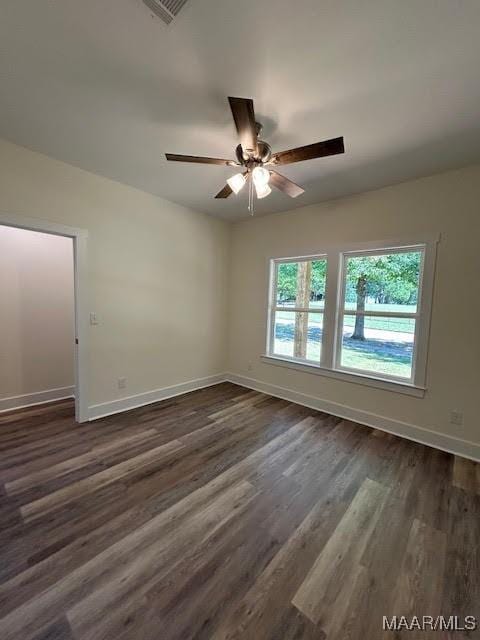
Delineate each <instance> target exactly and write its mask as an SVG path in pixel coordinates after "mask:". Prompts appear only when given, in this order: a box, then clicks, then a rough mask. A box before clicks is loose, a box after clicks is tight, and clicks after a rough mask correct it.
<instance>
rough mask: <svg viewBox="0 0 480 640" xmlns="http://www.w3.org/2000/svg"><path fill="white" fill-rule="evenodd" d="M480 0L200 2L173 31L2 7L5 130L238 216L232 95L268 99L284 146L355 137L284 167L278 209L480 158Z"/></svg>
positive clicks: (111, 13)
mask: <svg viewBox="0 0 480 640" xmlns="http://www.w3.org/2000/svg"><path fill="white" fill-rule="evenodd" d="M479 31H480V1H479V0H288V1H287V0H261V1H259V0H189V1H188V2H187V4H186V6H185V7H184V9H183V10H182V11H181V13H180V15H179V16H178V17H177V18H176V19H175V21H174V22H173V23H172V24H171V25H170V26H169V27H167V26H166V25H164V24H163V22H161V21H160V20H159V19H158V18H153V17H152V15H151V14H150V12H149V11H148V9H147V8H146V7H145V5H144V4H143V3H142V1H141V0H101V1H100V2H99V0H81V2H79V1H78V0H15V1H12V0H0V90H1V100H0V136H1V137H5V138H7V139H9V140H12V141H13V142H16V143H18V144H21V145H24V146H26V147H29V148H31V149H35V150H37V151H40V152H42V153H45V154H48V155H50V156H53V157H55V158H58V159H61V160H64V161H65V162H69V163H71V164H73V165H77V166H79V167H82V168H84V169H87V170H89V171H93V172H95V173H98V174H101V175H104V176H107V177H109V178H113V179H115V180H119V181H121V182H124V183H127V184H130V185H134V186H136V187H138V188H140V189H143V190H145V191H149V192H151V193H154V194H157V195H160V196H163V197H165V198H168V199H170V200H173V201H175V202H179V203H181V204H184V205H187V206H189V207H193V208H194V209H198V210H200V211H204V212H207V213H210V214H213V215H217V216H223V217H225V218H237V217H241V216H246V215H248V214H247V211H246V194H244V193H242V194H241V195H240V196H231V197H230V198H229V199H228V200H214V199H213V196H214V194H215V193H216V192H217V191H219V189H220V188H221V187H222V186H223V184H224V182H225V179H226V178H227V177H228V176H229V175H231V174H232V173H233V171H234V170H232V169H229V168H226V167H219V166H202V165H188V164H180V163H167V162H166V160H165V159H164V153H165V152H172V153H185V154H193V155H211V156H219V157H233V150H234V147H235V145H236V144H237V140H236V137H235V131H234V126H233V122H232V119H231V115H230V111H229V107H228V102H227V96H229V95H232V96H241V97H252V98H254V100H255V108H256V114H257V119H258V120H260V121H261V122H263V123H264V131H263V135H262V137H263V138H264V139H266V140H267V141H268V142H270V144H271V145H272V147H273V149H274V150H282V149H286V148H290V147H295V146H299V145H303V144H309V143H312V142H316V141H318V140H323V139H325V138H333V137H336V136H339V135H343V136H344V137H345V147H346V153H345V154H344V155H343V156H336V157H330V158H324V159H318V160H312V161H307V162H303V163H298V164H294V165H290V166H286V167H282V171H283V173H284V174H285V175H287V176H288V177H289V178H291V179H293V180H295V181H296V182H298V183H299V184H301V185H302V186H304V187H305V188H306V190H307V191H306V193H305V194H303V195H302V196H300V197H299V198H297V199H296V200H291V199H290V198H288V197H287V196H285V195H283V194H281V193H279V192H276V193H275V194H272V195H271V196H270V197H268V198H266V199H265V200H263V201H261V202H259V203H258V212H259V213H260V214H261V213H271V212H277V211H283V210H286V209H291V208H292V207H299V206H303V205H305V204H310V203H314V202H319V201H321V200H326V199H330V198H334V197H338V196H341V195H346V194H351V193H356V192H360V191H364V190H368V189H372V188H377V187H380V186H383V185H386V184H392V183H395V182H401V181H404V180H408V179H410V178H413V177H418V176H422V175H428V174H431V173H435V172H438V171H442V170H444V169H449V168H453V167H459V166H462V165H466V164H469V163H471V162H475V161H478V160H480V118H479V105H480V73H479V62H480V37H479Z"/></svg>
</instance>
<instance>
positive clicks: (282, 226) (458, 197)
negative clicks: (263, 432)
mask: <svg viewBox="0 0 480 640" xmlns="http://www.w3.org/2000/svg"><path fill="white" fill-rule="evenodd" d="M416 232H440V233H441V242H440V244H439V247H438V260H437V269H436V281H435V292H434V303H433V310H432V323H431V333H430V350H429V359H428V373H427V387H428V390H427V392H426V394H425V397H424V398H423V399H419V398H413V397H409V396H405V395H400V394H397V393H392V392H390V391H383V390H379V389H372V388H369V387H365V386H360V385H358V384H352V383H347V382H344V381H339V380H333V379H329V378H326V377H322V376H319V375H312V374H309V373H304V372H299V371H295V370H292V369H285V368H281V367H278V366H274V365H271V364H266V363H263V362H261V361H260V358H259V357H260V355H261V354H262V353H264V351H265V325H266V299H267V289H266V286H267V274H266V269H267V259H268V257H274V256H278V257H280V256H288V255H302V253H304V254H305V253H307V254H308V253H309V252H312V251H316V250H319V251H321V250H322V246H323V245H324V244H333V243H335V244H341V243H342V242H357V241H359V242H361V241H368V240H374V239H379V240H383V239H387V238H395V236H405V235H409V236H411V235H413V236H414V235H415V233H416ZM479 240H480V167H478V166H476V167H470V168H466V169H463V170H459V171H454V172H449V173H445V174H441V175H437V176H432V177H429V178H425V179H421V180H417V181H412V182H408V183H404V184H400V185H396V186H393V187H388V188H385V189H381V190H378V191H374V192H369V193H365V194H361V195H358V196H353V197H350V198H345V199H341V200H336V201H332V202H329V203H325V204H319V205H315V206H309V207H305V208H302V209H297V210H295V211H291V212H288V213H285V214H276V215H271V216H266V217H263V218H253V219H248V220H246V221H242V222H239V223H237V224H235V225H234V228H233V236H232V255H231V281H230V291H231V300H230V310H229V332H230V333H229V336H230V339H229V345H230V348H229V370H230V371H231V372H233V373H236V374H239V375H242V376H247V377H249V378H253V379H256V380H258V381H262V382H264V383H269V384H273V385H278V386H280V387H283V388H287V389H291V390H294V391H298V392H301V393H304V394H307V395H310V396H314V397H316V398H321V399H324V400H327V401H330V402H335V403H338V404H340V405H346V406H348V407H352V408H354V409H357V410H360V411H365V412H369V413H373V414H377V415H379V416H385V417H388V418H390V419H393V420H398V421H401V422H405V423H408V424H412V425H416V426H420V427H423V428H427V429H431V430H434V431H437V432H441V433H444V434H448V435H450V436H453V437H455V438H460V439H465V440H470V441H473V442H476V443H480V422H479V412H478V394H479V390H480V329H479V318H480V296H479V287H478V278H479V275H480V258H479V256H480V251H479ZM249 364H250V366H251V370H249ZM452 409H459V410H462V411H463V412H464V425H463V426H454V425H452V424H450V422H449V419H450V411H451V410H452Z"/></svg>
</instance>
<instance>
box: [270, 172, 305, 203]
mask: <svg viewBox="0 0 480 640" xmlns="http://www.w3.org/2000/svg"><path fill="white" fill-rule="evenodd" d="M270 174H271V175H270V184H272V185H273V186H274V187H277V189H280V191H283V193H286V194H287V196H290V197H291V198H296V197H297V196H300V195H302V193H305V189H302V187H299V186H298V184H295V182H292V180H289V179H288V178H286V177H285V176H282V175H281V174H280V173H277V172H276V171H270Z"/></svg>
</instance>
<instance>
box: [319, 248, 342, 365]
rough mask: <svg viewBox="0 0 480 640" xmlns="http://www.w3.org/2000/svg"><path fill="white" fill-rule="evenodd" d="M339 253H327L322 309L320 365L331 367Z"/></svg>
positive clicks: (334, 337) (335, 318) (335, 322)
mask: <svg viewBox="0 0 480 640" xmlns="http://www.w3.org/2000/svg"><path fill="white" fill-rule="evenodd" d="M339 282H340V255H339V254H338V252H332V253H328V254H327V281H326V287H325V306H324V310H323V336H322V338H323V339H322V352H321V358H320V365H321V366H322V367H325V368H327V369H332V368H333V362H334V355H335V342H336V334H337V329H336V325H337V306H338V305H337V301H338V299H339V292H338V288H339Z"/></svg>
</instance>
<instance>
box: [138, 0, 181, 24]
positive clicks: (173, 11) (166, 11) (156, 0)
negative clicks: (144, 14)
mask: <svg viewBox="0 0 480 640" xmlns="http://www.w3.org/2000/svg"><path fill="white" fill-rule="evenodd" d="M143 2H144V3H145V4H146V5H147V7H148V8H149V9H150V10H151V11H153V13H154V14H155V15H157V16H158V17H159V18H161V19H162V20H163V21H164V22H165V23H166V24H170V22H171V21H172V20H173V19H174V18H175V16H176V15H178V14H179V12H180V9H181V8H182V7H183V5H184V4H186V3H187V0H143Z"/></svg>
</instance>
